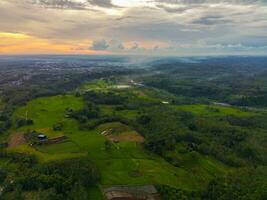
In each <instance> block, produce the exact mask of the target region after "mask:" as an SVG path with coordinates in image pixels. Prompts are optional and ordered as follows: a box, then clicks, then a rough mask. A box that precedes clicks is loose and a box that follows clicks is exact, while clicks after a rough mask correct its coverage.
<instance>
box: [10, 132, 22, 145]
mask: <svg viewBox="0 0 267 200" xmlns="http://www.w3.org/2000/svg"><path fill="white" fill-rule="evenodd" d="M25 143H26V140H25V137H24V134H22V133H16V134H14V135H12V136H11V138H10V140H9V142H8V146H9V147H10V148H12V147H16V146H19V145H22V144H25Z"/></svg>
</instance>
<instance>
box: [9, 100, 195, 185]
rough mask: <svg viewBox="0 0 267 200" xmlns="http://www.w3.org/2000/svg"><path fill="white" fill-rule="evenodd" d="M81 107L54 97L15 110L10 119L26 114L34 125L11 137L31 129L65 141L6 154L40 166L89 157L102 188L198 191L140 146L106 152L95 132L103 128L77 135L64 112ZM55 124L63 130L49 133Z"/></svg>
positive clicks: (121, 146) (191, 179)
mask: <svg viewBox="0 0 267 200" xmlns="http://www.w3.org/2000/svg"><path fill="white" fill-rule="evenodd" d="M82 106H83V101H82V99H81V98H78V97H74V96H56V97H48V98H39V99H35V100H32V101H31V102H29V103H28V104H27V105H26V106H24V107H21V108H19V109H18V110H17V111H16V112H15V114H14V116H13V117H14V119H15V118H16V117H18V116H20V117H23V116H24V114H25V112H26V111H28V118H29V119H33V121H34V124H33V125H31V126H25V127H22V128H19V129H18V130H17V129H15V128H14V127H13V129H12V131H13V132H14V133H17V132H23V131H25V130H27V129H34V130H42V131H43V132H44V133H45V134H47V135H48V136H49V137H54V136H58V135H62V134H64V135H66V136H67V137H68V138H69V139H68V141H67V142H64V143H61V144H55V145H49V146H40V147H38V148H37V149H35V148H33V147H30V146H28V145H27V144H24V145H20V146H17V147H14V148H11V149H9V151H16V152H26V153H30V154H34V155H36V156H37V157H38V158H39V160H40V161H41V162H48V161H50V160H57V159H65V158H69V157H77V156H86V155H89V157H90V158H91V159H92V160H93V161H95V163H96V165H97V167H98V168H99V170H100V172H101V175H102V176H101V177H102V178H101V184H103V185H121V184H130V185H132V184H138V185H142V184H153V183H159V184H167V185H172V186H174V187H182V188H185V189H198V188H197V182H198V181H197V180H195V178H194V177H193V176H192V175H191V173H190V171H187V170H185V169H182V168H176V167H173V166H172V165H170V164H169V163H167V162H166V161H164V160H163V159H161V158H160V157H158V156H155V155H151V154H149V153H148V152H146V151H145V150H144V149H143V148H142V147H141V145H140V144H137V143H135V142H127V141H125V142H120V143H118V144H114V145H113V146H112V148H111V150H109V151H107V150H105V146H104V143H105V141H106V140H107V139H106V137H104V136H102V135H101V134H99V132H100V129H101V128H102V129H103V128H106V126H107V125H103V126H102V127H101V126H100V129H99V130H95V131H81V130H79V128H78V124H77V122H76V121H74V120H72V119H68V118H65V109H66V108H68V107H71V108H72V109H79V108H81V107H82ZM57 122H62V123H63V130H62V131H60V132H55V131H52V126H53V124H55V123H57ZM113 125H114V124H113ZM108 127H110V124H109V125H108ZM102 129H101V130H102ZM116 129H117V130H120V129H122V130H123V131H129V130H130V129H129V130H128V129H127V127H125V126H123V125H121V127H120V126H119V124H116ZM130 131H131V130H130ZM137 172H138V173H137ZM136 174H137V175H136Z"/></svg>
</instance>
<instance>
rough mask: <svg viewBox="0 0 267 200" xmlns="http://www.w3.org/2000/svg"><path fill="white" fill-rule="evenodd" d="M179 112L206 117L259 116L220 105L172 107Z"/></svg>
mask: <svg viewBox="0 0 267 200" xmlns="http://www.w3.org/2000/svg"><path fill="white" fill-rule="evenodd" d="M172 107H173V108H175V109H178V110H184V111H188V112H191V113H193V114H195V115H204V116H226V115H233V116H236V117H249V116H254V115H257V114H258V113H256V112H248V111H243V110H241V109H240V108H237V107H232V106H229V107H228V106H220V105H204V104H196V105H181V106H180V105H179V106H172Z"/></svg>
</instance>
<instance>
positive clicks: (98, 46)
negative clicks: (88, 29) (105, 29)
mask: <svg viewBox="0 0 267 200" xmlns="http://www.w3.org/2000/svg"><path fill="white" fill-rule="evenodd" d="M108 47H109V44H108V43H107V41H106V40H96V41H94V42H93V44H92V46H91V47H90V49H91V50H96V51H104V50H107V49H108Z"/></svg>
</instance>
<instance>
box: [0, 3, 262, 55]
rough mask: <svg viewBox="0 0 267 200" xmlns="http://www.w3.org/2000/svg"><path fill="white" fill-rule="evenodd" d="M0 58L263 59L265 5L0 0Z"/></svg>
mask: <svg viewBox="0 0 267 200" xmlns="http://www.w3.org/2000/svg"><path fill="white" fill-rule="evenodd" d="M0 54H120V55H122V54H125V55H128V54H130V55H156V56H159V55H166V56H194V55H205V56H207V55H267V1H265V0H0Z"/></svg>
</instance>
